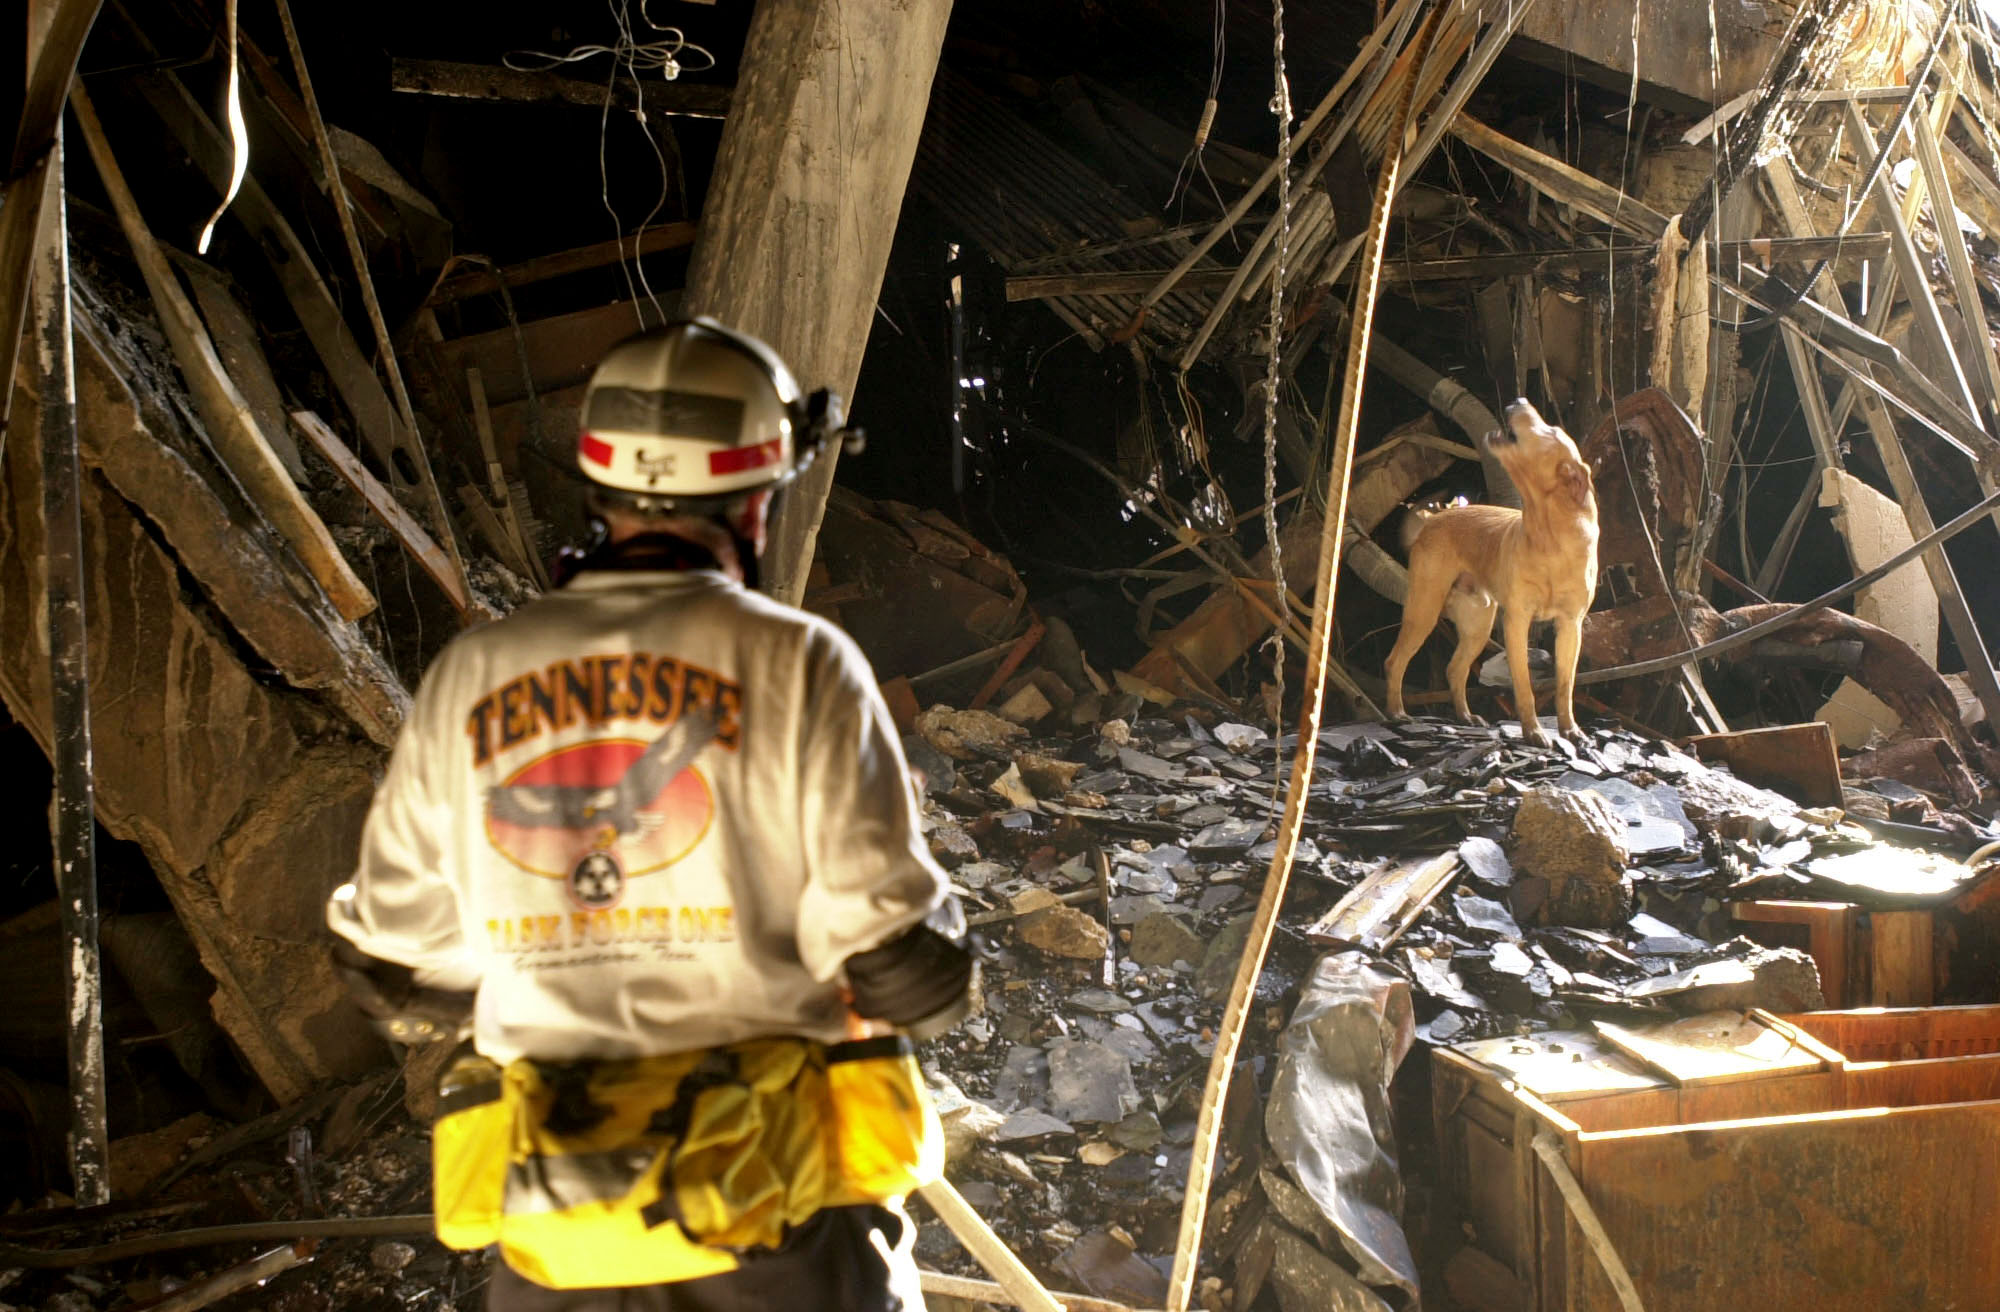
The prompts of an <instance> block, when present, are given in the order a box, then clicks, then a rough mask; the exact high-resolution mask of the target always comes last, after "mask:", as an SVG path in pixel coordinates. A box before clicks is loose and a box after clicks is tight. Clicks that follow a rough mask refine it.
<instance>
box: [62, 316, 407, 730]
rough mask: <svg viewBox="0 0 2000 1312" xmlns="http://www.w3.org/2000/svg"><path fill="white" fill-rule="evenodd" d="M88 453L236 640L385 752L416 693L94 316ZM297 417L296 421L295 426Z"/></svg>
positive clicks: (85, 429)
mask: <svg viewBox="0 0 2000 1312" xmlns="http://www.w3.org/2000/svg"><path fill="white" fill-rule="evenodd" d="M76 328H77V332H76V342H77V350H76V391H77V417H78V421H79V423H78V427H79V430H80V433H81V436H82V441H83V458H84V460H85V462H86V463H88V464H89V465H90V466H91V467H92V468H94V469H96V470H97V471H98V472H99V473H100V474H102V475H103V476H104V480H105V481H106V482H107V483H109V484H110V485H111V487H112V489H113V490H114V491H115V492H116V493H117V494H118V495H119V496H120V497H122V498H124V500H125V501H127V502H129V503H130V504H131V505H132V507H133V508H134V509H135V510H136V511H137V512H138V513H139V514H141V515H143V516H144V517H145V519H146V523H147V530H148V532H150V533H152V534H153V535H154V536H155V537H156V538H158V539H160V540H162V542H163V545H164V546H165V547H166V548H169V549H171V551H172V553H173V556H174V560H175V565H174V567H175V568H176V569H179V570H183V571H185V572H186V574H187V576H188V577H189V578H191V579H193V580H194V583H195V586H196V587H198V588H199V589H200V590H201V592H202V594H203V595H204V596H205V597H206V599H207V602H208V603H209V604H210V605H212V606H213V607H214V608H215V609H216V610H217V611H220V612H221V613H222V615H223V616H224V617H226V618H227V619H228V621H229V626H230V628H231V629H232V630H234V633H235V635H236V636H237V637H240V638H241V639H242V640H243V641H244V642H245V643H247V644H248V645H249V647H250V649H251V650H252V651H254V652H256V654H257V656H258V658H259V659H261V660H262V661H263V662H264V663H265V664H266V665H268V666H270V667H271V668H272V669H274V670H276V671H277V672H278V674H279V675H280V676H281V677H282V678H283V679H284V681H285V682H287V683H289V684H291V685H292V686H293V687H294V688H303V689H306V690H307V691H309V692H315V693H318V694H319V695H320V696H321V697H322V698H324V699H325V700H326V702H327V703H328V704H329V705H331V706H333V707H334V708H335V709H337V710H339V711H340V712H342V713H343V714H345V715H346V716H347V717H348V718H349V719H350V720H352V721H353V722H354V723H355V724H356V725H357V726H358V727H359V728H360V730H361V732H362V733H364V734H365V735H367V737H368V738H369V739H370V740H371V741H373V742H375V743H377V744H378V745H380V746H382V747H384V748H386V747H389V746H391V745H392V744H393V743H394V742H395V741H396V731H397V729H398V727H400V726H401V724H402V722H403V716H404V714H405V713H406V712H407V711H408V709H409V693H408V692H407V690H405V689H404V687H403V686H402V683H401V681H400V680H398V679H397V677H396V675H395V672H394V671H392V670H391V669H389V667H388V665H387V664H386V663H385V662H384V660H383V657H382V654H381V653H380V652H379V651H377V650H376V649H375V647H374V646H373V645H372V644H371V643H370V642H369V641H368V640H367V639H366V638H365V637H364V636H363V635H362V633H361V631H360V630H359V629H358V628H357V627H356V626H355V625H354V624H352V623H350V622H348V621H346V620H343V619H342V618H341V616H340V613H339V612H338V611H336V610H335V609H334V608H333V603H332V602H331V601H329V600H328V599H327V596H326V592H325V590H324V589H322V588H321V587H320V586H319V583H318V582H317V581H316V580H315V579H314V578H313V576H312V575H311V574H310V573H309V572H307V570H306V568H305V566H304V565H302V564H300V563H299V561H298V558H297V557H296V556H295V555H293V553H292V552H290V551H288V550H287V549H286V548H285V545H284V540H283V539H282V538H281V537H280V536H279V535H278V534H277V533H276V532H275V531H274V530H272V529H271V527H270V525H269V524H268V523H267V522H266V521H265V520H264V518H263V516H262V514H261V513H260V512H259V511H258V509H257V507H256V506H255V505H253V504H251V502H250V499H249V496H248V494H247V493H246V492H244V491H243V489H242V487H241V485H240V484H238V483H237V482H235V481H234V480H233V479H223V478H217V477H215V475H214V472H213V470H214V456H213V453H212V452H211V450H210V449H209V442H208V438H207V436H206V435H205V434H202V433H200V431H199V430H198V429H197V428H196V427H195V426H193V425H191V424H189V423H188V422H187V419H186V416H185V414H184V412H182V411H180V410H176V409H173V408H171V406H170V405H169V404H168V403H167V401H165V400H164V399H163V398H161V397H160V396H158V395H156V394H155V393H153V392H151V391H149V390H146V389H143V388H134V387H133V386H132V385H131V384H130V383H129V382H128V381H127V378H128V377H129V376H132V375H134V374H135V373H137V372H138V370H137V368H136V367H135V366H134V365H133V363H132V362H131V361H130V360H128V359H126V358H125V357H124V356H122V355H121V354H120V352H119V343H118V340H117V339H116V338H115V337H113V336H111V335H110V333H109V332H108V331H107V329H106V327H105V326H103V325H101V324H99V323H98V322H97V321H96V320H94V319H92V318H91V317H90V316H89V315H88V314H86V313H79V314H78V316H77V321H76ZM287 422H289V420H287Z"/></svg>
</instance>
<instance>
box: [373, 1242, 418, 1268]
mask: <svg viewBox="0 0 2000 1312" xmlns="http://www.w3.org/2000/svg"><path fill="white" fill-rule="evenodd" d="M416 1260H417V1250H416V1249H414V1248H412V1247H411V1246H410V1245H408V1244H405V1243H402V1242H400V1241H398V1240H393V1239H392V1240H389V1241H387V1242H385V1243H380V1244H377V1245H375V1247H373V1248H371V1249H369V1250H368V1261H369V1263H370V1264H371V1265H372V1266H373V1267H374V1268H375V1269H376V1270H377V1271H387V1272H392V1273H393V1272H396V1271H401V1270H402V1269H403V1268H404V1267H406V1266H408V1265H409V1264H410V1263H412V1262H414V1261H416Z"/></svg>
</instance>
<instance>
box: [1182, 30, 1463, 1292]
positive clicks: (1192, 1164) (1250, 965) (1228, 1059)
mask: <svg viewBox="0 0 2000 1312" xmlns="http://www.w3.org/2000/svg"><path fill="white" fill-rule="evenodd" d="M1449 3H1450V0H1443V2H1441V3H1439V4H1438V5H1437V6H1436V7H1434V8H1433V9H1432V10H1431V13H1430V16H1429V17H1428V18H1427V19H1425V21H1424V28H1423V31H1422V33H1421V34H1420V35H1419V36H1418V38H1417V45H1416V55H1415V58H1414V60H1413V61H1412V64H1411V69H1410V76H1409V78H1408V79H1407V80H1405V82H1404V83H1403V87H1402V91H1401V94H1400V95H1399V96H1398V98H1397V109H1396V120H1395V131H1394V132H1393V133H1392V134H1391V135H1390V137H1389V139H1388V141H1387V142H1386V143H1385V145H1384V149H1383V154H1382V175H1381V178H1380V179H1379V180H1378V181H1377V183H1376V187H1375V205H1374V209H1373V211H1372V213H1371V214H1370V216H1369V226H1368V233H1367V240H1366V243H1365V245H1364V249H1363V251H1362V263H1361V267H1360V269H1359V270H1358V273H1357V277H1356V293H1355V305H1354V315H1353V318H1352V319H1351V320H1350V324H1349V336H1348V354H1347V379H1346V387H1345V390H1344V391H1343V392H1342V394H1341V398H1340V423H1339V427H1338V428H1337V429H1336V434H1337V436H1336V445H1335V448H1334V459H1333V467H1332V469H1331V470H1330V471H1329V472H1328V475H1327V478H1328V484H1329V487H1328V493H1329V494H1328V497H1327V513H1326V518H1325V521H1324V522H1323V524H1322V526H1321V529H1320V540H1319V573H1318V581H1317V590H1316V591H1315V592H1314V594H1313V623H1312V640H1311V642H1310V643H1308V644H1307V647H1306V685H1305V701H1304V705H1303V706H1302V707H1301V708H1300V712H1299V740H1298V755H1297V756H1296V757H1295V758H1294V760H1293V765H1292V774H1291V779H1290V781H1289V783H1288V784H1287V786H1286V790H1285V817H1284V823H1283V826H1282V827H1281V828H1280V829H1279V831H1278V844H1277V850H1276V851H1275V852H1274V853H1273V854H1272V856H1271V869H1270V873H1269V874H1268V875H1267V876H1266V877H1265V880H1264V891H1263V894H1262V896H1261V897H1259V899H1258V901H1257V914H1256V919H1255V921H1253V922H1252V925H1251V929H1250V937H1249V940H1248V941H1247V942H1246V943H1245V944H1244V948H1243V958H1242V960H1241V961H1239V962H1238V963H1237V966H1236V979H1235V982H1234V983H1233V984H1232V985H1231V986H1230V991H1229V1001H1228V1003H1227V1005H1225V1006H1224V1008H1223V1013H1222V1020H1221V1022H1220V1023H1219V1024H1218V1025H1217V1027H1216V1036H1215V1051H1214V1052H1213V1054H1211V1056H1210V1058H1209V1064H1208V1084H1207V1087H1206V1089H1205V1090H1204V1092H1203V1094H1202V1100H1201V1115H1200V1118H1199V1120H1198V1122H1197V1124H1196V1128H1195V1139H1194V1146H1193V1149H1192V1152H1191V1156H1190V1160H1189V1162H1188V1182H1187V1191H1186V1193H1185V1194H1184V1195H1183V1196H1182V1198H1181V1224H1180V1233H1179V1236H1178V1237H1177V1239H1176V1242H1175V1245H1174V1270H1173V1275H1172V1277H1171V1279H1170V1280H1169V1282H1168V1285H1167V1312H1187V1308H1188V1303H1189V1301H1190V1299H1191V1298H1192V1296H1193V1293H1194V1275H1195V1266H1196V1263H1197V1262H1198V1261H1199V1259H1200V1257H1201V1238H1202V1229H1203V1226H1204V1224H1205V1223H1206V1221H1207V1219H1208V1191H1209V1187H1210V1186H1211V1185H1212V1184H1213V1183H1214V1180H1215V1150H1216V1144H1217V1141H1218V1140H1219V1139H1220V1137H1221V1132H1222V1107H1223V1104H1224V1102H1226V1101H1227V1099H1228V1097H1229V1079H1230V1076H1231V1074H1232V1073H1233V1070H1234V1067H1235V1064H1236V1052H1237V1049H1238V1048H1239V1047H1240V1046H1241V1044H1242V1041H1243V1030H1244V1026H1245V1025H1246V1023H1247V1022H1248V1020H1249V1017H1250V1002H1251V999H1252V996H1253V994H1254V992H1255V989H1256V984H1257V977H1258V976H1259V975H1260V974H1262V973H1263V969H1264V958H1265V956H1266V955H1267V954H1268V953H1269V952H1270V948H1271V935H1272V932H1273V931H1274V930H1275V929H1276V928H1277V922H1278V909H1279V908H1280V907H1281V906H1282V905H1283V903H1284V899H1285V888H1286V885H1287V884H1288V883H1289V882H1290V880H1291V873H1292V856H1293V853H1294V852H1295V851H1296V849H1297V847H1298V841H1299V833H1300V831H1301V830H1302V829H1303V828H1304V826H1305V818H1306V795H1307V793H1308V792H1309V791H1310V789H1311V787H1312V776H1313V764H1314V759H1315V756H1316V755H1317V750H1318V747H1319V726H1320V717H1321V712H1322V710H1323V709H1324V707H1325V705H1326V674H1327V670H1328V656H1329V651H1330V648H1331V645H1332V640H1333V603H1334V594H1335V590H1336V588H1337V586H1338V583H1339V570H1340V548H1341V541H1342V538H1341V524H1342V521H1343V520H1344V519H1345V518H1346V515H1347V492H1348V483H1349V480H1350V479H1351V478H1352V476H1353V472H1354V443H1355V436H1356V434H1357V431H1358V430H1359V428H1360V424H1361V385H1362V382H1363V377H1364V375H1365V373H1366V370H1367V364H1368V337H1369V331H1370V329H1371V327H1372V326H1373V324H1374V319H1375V300H1376V296H1377V294H1378V293H1379V292H1380V290H1381V282H1382V255H1383V251H1384V249H1385V248H1386V246H1387V243H1388V237H1389V206H1390V203H1391V202H1392V201H1393V200H1394V199H1395V196H1396V183H1397V178H1398V175H1399V173H1400V172H1401V169H1402V163H1403V149H1404V143H1405V140H1406V138H1407V137H1408V133H1409V124H1410V118H1411V114H1412V110H1413V108H1414V105H1413V102H1414V100H1415V97H1416V87H1417V82H1418V75H1419V73H1421V71H1422V69H1423V66H1424V64H1425V62H1426V61H1427V60H1428V59H1429V57H1430V52H1431V46H1432V44H1433V42H1434V41H1435V39H1436V37H1437V30H1438V20H1439V18H1440V17H1441V16H1442V15H1443V14H1444V12H1445V10H1446V9H1447V8H1448V7H1449Z"/></svg>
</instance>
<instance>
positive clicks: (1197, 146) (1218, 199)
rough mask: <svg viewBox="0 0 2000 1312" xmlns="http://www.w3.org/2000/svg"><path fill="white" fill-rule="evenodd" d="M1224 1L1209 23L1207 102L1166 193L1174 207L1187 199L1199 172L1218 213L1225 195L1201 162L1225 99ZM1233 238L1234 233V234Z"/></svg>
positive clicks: (1224, 207) (1226, 45) (1218, 1)
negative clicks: (1179, 201) (1221, 104)
mask: <svg viewBox="0 0 2000 1312" xmlns="http://www.w3.org/2000/svg"><path fill="white" fill-rule="evenodd" d="M1223 4H1224V0H1215V11H1214V15H1213V17H1212V18H1211V19H1210V20H1209V34H1208V45H1209V71H1208V99H1207V100H1204V101H1203V102H1202V105H1201V119H1200V120H1199V121H1198V122H1197V123H1196V124H1195V128H1194V144H1193V145H1191V146H1189V147H1188V152H1187V154H1186V155H1184V156H1182V157H1181V164H1180V167H1179V168H1177V169H1175V170H1174V185H1173V188H1172V189H1171V190H1170V191H1168V192H1167V204H1168V205H1169V206H1171V205H1172V204H1173V203H1174V201H1175V199H1176V198H1184V197H1185V189H1186V188H1187V187H1190V186H1192V185H1194V175H1195V174H1196V173H1200V174H1201V177H1202V180H1203V181H1204V182H1206V183H1208V194H1209V195H1210V196H1213V197H1214V198H1215V207H1216V208H1217V209H1218V210H1224V211H1226V210H1228V208H1229V207H1228V206H1227V205H1225V204H1223V203H1222V192H1221V191H1220V190H1219V189H1217V187H1216V185H1215V179H1214V178H1213V177H1211V176H1210V175H1209V172H1208V164H1207V163H1206V162H1205V161H1204V160H1203V159H1202V152H1203V151H1205V150H1206V149H1207V148H1208V134H1209V132H1210V131H1211V130H1212V129H1213V128H1214V127H1215V110H1216V106H1217V105H1218V104H1219V103H1220V101H1221V96H1222V66H1223V64H1224V63H1225V62H1226V60H1227V58H1228V55H1229V27H1228V23H1227V21H1226V16H1225V12H1224V9H1223ZM1232 236H1233V234H1232Z"/></svg>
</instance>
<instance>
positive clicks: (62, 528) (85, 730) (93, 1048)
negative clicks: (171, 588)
mask: <svg viewBox="0 0 2000 1312" xmlns="http://www.w3.org/2000/svg"><path fill="white" fill-rule="evenodd" d="M49 150H50V158H49V165H50V171H49V172H48V174H47V175H46V176H47V177H48V178H49V179H50V180H54V179H59V178H61V177H62V158H63V148H62V132H61V128H60V124H58V127H57V132H56V138H55V141H54V142H53V143H52V144H51V145H50V148H49ZM52 190H54V191H55V194H54V195H53V196H49V197H42V196H40V195H39V194H38V195H37V196H36V199H39V200H43V201H44V202H45V206H44V214H45V216H46V218H47V220H48V221H47V222H46V223H44V224H43V225H42V241H41V244H40V246H39V247H38V248H37V250H36V252H35V258H36V262H37V264H38V265H39V268H38V269H37V270H36V273H35V278H34V282H33V289H34V302H35V315H34V318H35V365H36V368H35V382H36V391H37V392H38V393H39V394H40V397H41V439H42V443H41V466H42V525H43V530H42V531H43V535H44V539H43V541H44V551H43V555H42V579H43V588H44V592H45V596H46V601H47V628H46V630H45V632H46V634H47V642H48V652H49V703H50V704H49V720H50V723H51V725H52V726H53V728H54V733H53V734H52V737H53V739H54V741H53V743H52V744H51V749H50V752H49V764H50V765H51V766H52V767H53V769H54V772H55V780H54V796H53V797H52V798H51V800H50V816H49V829H50V834H49V837H50V840H51V842H52V844H53V848H54V850H53V852H52V854H51V856H52V861H51V868H52V869H53V870H54V872H55V884H56V895H57V897H58V898H59V899H60V900H61V902H62V929H63V939H64V942H65V951H64V952H63V999H64V1003H65V1010H64V1026H63V1028H64V1031H65V1034H66V1035H67V1038H68V1046H69V1161H70V1173H71V1175H72V1176H73V1177H74V1189H75V1194H76V1201H77V1202H78V1203H79V1204H80V1205H82V1206H85V1207H92V1206H96V1205H98V1204H101V1203H108V1202H110V1201H111V1151H110V1145H111V1138H110V1135H109V1133H108V1132H107V1131H106V1129H105V1110H104V1107H105V1080H104V1008H103V995H104V974H103V966H102V964H101V961H100V957H99V952H98V941H97V928H98V926H97V802H96V793H95V791H94V787H93V785H92V782H91V771H90V661H89V645H88V637H87V634H86V632H85V623H84V598H85V595H86V579H85V573H84V539H83V511H82V500H81V492H82V483H83V467H82V465H81V464H80V463H79V462H78V460H77V454H76V443H77V438H76V369H75V361H74V358H73V354H72V352H73V349H74V348H73V337H72V332H71V326H70V299H69V223H68V219H67V214H66V212H65V206H64V202H63V195H62V192H61V190H60V189H59V188H52ZM26 203H27V202H26V200H25V198H24V200H23V204H24V205H25V204H26ZM6 381H7V384H8V387H7V390H8V391H10V392H11V391H13V378H12V376H11V375H10V376H9V377H8V378H7V380H6Z"/></svg>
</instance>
